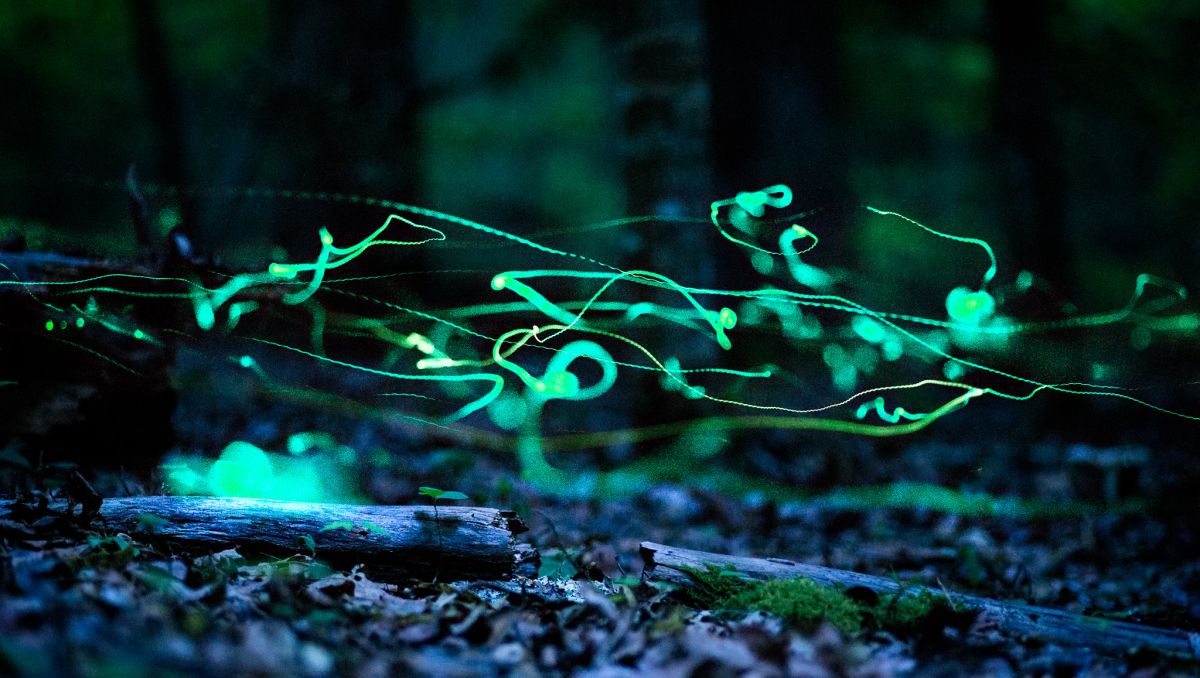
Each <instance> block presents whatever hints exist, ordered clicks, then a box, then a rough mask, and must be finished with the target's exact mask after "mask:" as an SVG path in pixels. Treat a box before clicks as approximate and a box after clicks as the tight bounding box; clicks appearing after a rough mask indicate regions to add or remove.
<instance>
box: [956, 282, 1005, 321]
mask: <svg viewBox="0 0 1200 678" xmlns="http://www.w3.org/2000/svg"><path fill="white" fill-rule="evenodd" d="M995 311H996V300H995V299H993V298H992V295H990V294H988V293H987V292H984V291H983V290H979V291H977V292H973V291H971V290H969V289H967V288H966V287H955V288H954V289H952V290H950V294H948V295H946V313H947V314H949V316H950V319H951V320H953V321H955V322H960V323H967V324H971V325H978V324H979V323H981V322H983V321H985V320H987V319H988V318H990V317H992V314H993V313H995Z"/></svg>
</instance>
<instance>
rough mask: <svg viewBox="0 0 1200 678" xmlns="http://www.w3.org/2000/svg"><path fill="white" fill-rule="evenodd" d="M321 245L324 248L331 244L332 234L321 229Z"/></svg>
mask: <svg viewBox="0 0 1200 678" xmlns="http://www.w3.org/2000/svg"><path fill="white" fill-rule="evenodd" d="M321 244H322V245H325V246H326V247H328V246H330V245H332V244H333V234H331V233H330V232H329V231H327V230H325V229H323V228H322V229H321Z"/></svg>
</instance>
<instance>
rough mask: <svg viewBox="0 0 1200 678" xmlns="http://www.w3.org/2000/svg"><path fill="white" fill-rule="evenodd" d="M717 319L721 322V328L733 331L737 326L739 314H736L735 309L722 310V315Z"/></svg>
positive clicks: (726, 308)
mask: <svg viewBox="0 0 1200 678" xmlns="http://www.w3.org/2000/svg"><path fill="white" fill-rule="evenodd" d="M717 319H718V320H719V321H720V322H721V327H724V328H725V329H727V330H731V329H733V327H734V326H735V325H737V313H734V312H733V309H732V308H729V307H725V308H723V309H721V314H720V315H719V316H717Z"/></svg>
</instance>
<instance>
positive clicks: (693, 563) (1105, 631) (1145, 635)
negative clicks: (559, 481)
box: [641, 542, 1200, 660]
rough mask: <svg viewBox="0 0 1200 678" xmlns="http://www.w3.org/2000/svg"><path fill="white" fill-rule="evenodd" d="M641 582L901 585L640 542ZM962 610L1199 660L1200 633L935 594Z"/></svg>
mask: <svg viewBox="0 0 1200 678" xmlns="http://www.w3.org/2000/svg"><path fill="white" fill-rule="evenodd" d="M641 553H642V560H643V561H645V568H644V569H643V571H642V577H643V578H644V579H647V580H654V581H662V582H667V583H671V584H677V585H680V586H690V585H692V584H693V583H694V580H693V579H692V576H691V575H690V574H688V570H701V571H703V570H704V569H705V568H706V567H707V566H709V565H712V566H716V567H719V568H725V567H731V568H733V569H734V570H735V571H736V572H737V573H738V574H741V575H743V576H745V577H748V578H750V579H756V580H765V579H788V578H793V577H807V578H808V579H811V580H813V581H815V582H817V583H818V584H823V585H825V586H832V587H838V588H842V589H849V588H856V587H863V588H867V589H870V590H872V591H875V592H877V593H895V592H897V591H899V590H900V589H901V584H900V583H898V582H896V581H893V580H891V579H887V578H884V577H877V576H873V575H867V574H861V573H858V572H851V571H848V570H838V569H834V568H829V567H822V566H820V565H808V564H805V563H797V562H793V561H790V560H784V559H782V558H749V557H741V556H730V555H724V554H719V553H707V552H705V551H694V550H691V549H684V548H676V547H674V546H666V545H664V544H656V543H653V542H642V544H641ZM903 589H904V591H905V592H911V593H920V592H921V591H923V590H927V589H928V587H922V586H919V585H910V584H905V585H903ZM932 591H933V592H934V593H936V594H939V595H945V596H947V597H949V599H950V600H951V601H952V602H953V603H955V604H956V605H958V606H961V607H964V608H969V609H973V610H977V611H978V612H979V618H978V621H977V624H989V625H991V626H992V627H994V628H996V629H997V630H999V631H1001V632H1003V633H1006V634H1008V635H1011V636H1015V637H1018V638H1036V639H1041V640H1043V641H1046V642H1052V643H1059V644H1063V645H1078V646H1086V647H1090V648H1093V649H1095V650H1097V651H1102V652H1106V653H1110V654H1121V653H1125V652H1129V651H1133V650H1135V649H1147V650H1153V651H1156V652H1160V653H1162V654H1165V655H1169V656H1173V657H1181V658H1185V659H1191V660H1200V633H1189V632H1187V631H1178V630H1169V629H1159V628H1154V627H1151V626H1144V625H1141V624H1131V623H1128V622H1121V621H1115V620H1110V619H1102V618H1097V617H1088V616H1085V615H1082V614H1076V613H1072V612H1066V611H1063V610H1056V609H1052V608H1046V607H1035V606H1032V605H1023V604H1019V603H1006V602H1003V601H999V600H992V599H989V598H981V597H978V596H971V595H965V594H961V593H953V592H946V591H942V590H940V589H932Z"/></svg>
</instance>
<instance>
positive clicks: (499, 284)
mask: <svg viewBox="0 0 1200 678" xmlns="http://www.w3.org/2000/svg"><path fill="white" fill-rule="evenodd" d="M506 282H507V280H506V279H505V277H504V276H502V275H498V276H496V277H495V278H492V289H494V290H502V289H504V285H505V284H506Z"/></svg>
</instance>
